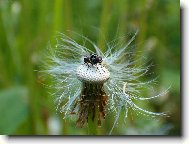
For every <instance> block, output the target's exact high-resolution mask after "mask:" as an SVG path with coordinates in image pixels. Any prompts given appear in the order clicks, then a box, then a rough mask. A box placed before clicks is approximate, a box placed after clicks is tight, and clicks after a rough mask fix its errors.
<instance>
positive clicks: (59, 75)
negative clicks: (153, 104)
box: [47, 33, 168, 133]
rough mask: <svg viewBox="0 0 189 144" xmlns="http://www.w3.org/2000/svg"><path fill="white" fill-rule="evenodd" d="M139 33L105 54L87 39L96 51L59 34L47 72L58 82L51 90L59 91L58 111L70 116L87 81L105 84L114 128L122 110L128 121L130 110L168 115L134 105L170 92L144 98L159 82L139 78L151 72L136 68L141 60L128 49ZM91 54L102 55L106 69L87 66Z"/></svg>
mask: <svg viewBox="0 0 189 144" xmlns="http://www.w3.org/2000/svg"><path fill="white" fill-rule="evenodd" d="M136 34H137V33H135V34H134V35H133V37H132V38H131V40H130V41H129V42H128V43H127V44H126V45H125V46H122V47H118V46H114V45H112V46H109V47H108V49H107V51H106V52H105V53H103V52H102V51H101V50H100V49H99V48H98V47H97V46H96V45H95V44H94V43H93V42H92V41H90V40H89V39H88V38H86V37H84V36H81V37H82V39H84V40H85V41H87V42H88V43H90V44H92V46H93V47H94V50H93V51H92V50H89V49H88V48H87V47H85V46H84V45H80V44H78V43H77V42H76V41H74V40H73V39H71V38H70V37H68V36H66V35H64V34H60V35H59V37H58V38H57V44H56V47H53V48H52V47H51V48H50V49H49V50H50V55H49V57H48V58H49V63H48V65H47V66H48V70H47V72H48V73H49V74H50V75H52V76H53V79H54V80H55V83H56V85H55V86H54V85H53V86H52V87H55V88H56V89H57V92H56V93H54V95H55V96H56V103H57V110H58V111H60V112H63V113H65V117H70V115H69V113H70V110H71V108H72V107H74V102H76V101H77V100H79V95H80V92H81V88H82V87H81V81H82V80H83V79H84V80H85V81H89V82H91V81H92V82H97V83H98V82H105V84H104V88H105V91H106V93H107V95H108V97H109V101H108V106H107V110H109V112H115V114H116V118H115V122H114V124H113V127H114V126H115V124H116V123H117V120H118V118H119V115H120V113H121V111H123V112H124V113H125V118H127V115H128V110H129V108H131V109H132V110H133V111H134V112H136V113H137V114H143V115H146V116H150V117H154V116H164V115H165V113H155V112H151V111H148V110H145V109H143V108H140V107H139V106H137V105H136V104H135V101H136V100H143V101H144V100H150V99H154V98H158V97H160V96H163V95H165V94H166V93H167V92H168V91H167V90H166V91H164V92H162V93H160V94H157V95H154V96H150V97H141V91H142V90H143V89H146V88H147V89H148V88H151V84H152V83H155V81H156V79H153V80H150V81H146V82H144V81H141V79H140V78H141V77H143V76H145V75H146V74H147V73H148V70H149V67H146V66H144V65H137V62H138V61H133V60H132V56H133V55H134V53H132V52H131V51H130V50H129V49H128V46H129V45H130V43H131V42H132V41H133V40H134V39H135V36H136ZM91 53H96V54H98V55H100V56H101V57H102V59H103V63H104V64H105V67H102V66H101V65H97V66H96V67H95V66H94V67H93V66H91V67H90V68H89V67H88V66H87V64H84V62H83V56H84V55H86V54H91ZM97 67H98V68H99V69H100V70H98V69H97ZM94 71H98V72H97V74H96V75H94ZM78 79H79V80H78ZM80 80H81V81H80ZM134 100H135V101H134ZM76 109H77V108H76ZM113 127H112V129H111V132H112V130H113ZM111 132H110V133H111Z"/></svg>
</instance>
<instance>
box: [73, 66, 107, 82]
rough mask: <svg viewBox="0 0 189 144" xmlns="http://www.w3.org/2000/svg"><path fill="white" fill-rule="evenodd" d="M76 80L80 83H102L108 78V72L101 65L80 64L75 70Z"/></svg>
mask: <svg viewBox="0 0 189 144" xmlns="http://www.w3.org/2000/svg"><path fill="white" fill-rule="evenodd" d="M76 75H77V78H78V79H79V80H80V81H82V82H88V83H104V82H106V81H107V80H108V79H109V77H110V72H109V71H108V69H106V68H105V67H104V66H102V65H101V64H96V65H91V64H82V65H80V66H79V67H78V68H77V72H76Z"/></svg>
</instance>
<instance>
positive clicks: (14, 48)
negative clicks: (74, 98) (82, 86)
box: [0, 0, 181, 135]
mask: <svg viewBox="0 0 189 144" xmlns="http://www.w3.org/2000/svg"><path fill="white" fill-rule="evenodd" d="M136 29H139V34H138V35H137V38H136V40H135V44H137V50H138V51H140V52H142V54H143V55H144V56H146V57H147V58H148V59H151V61H152V62H153V63H154V64H155V66H154V67H153V71H154V72H155V73H156V74H157V75H159V85H158V86H156V88H157V90H160V91H161V90H162V89H166V88H167V87H168V86H169V85H170V84H171V85H172V87H171V89H170V92H169V93H168V94H167V95H166V96H165V97H162V98H159V99H158V100H156V101H151V102H148V103H147V104H146V105H145V106H143V107H144V108H147V109H151V110H154V111H169V112H170V113H171V114H170V117H168V118H160V119H158V120H154V119H145V118H143V117H142V116H141V117H140V116H131V115H129V118H128V119H127V123H126V125H124V123H123V120H122V119H120V120H119V122H118V125H117V126H116V127H115V129H114V131H113V134H115V135H120V134H122V135H124V134H125V135H132V134H134V135H146V134H147V135H164V134H165V135H180V134H181V125H180V123H181V116H180V3H179V0H119V1H118V0H0V134H9V135H25V134H26V135H47V134H61V135H83V134H84V135H85V134H87V128H86V127H84V128H82V129H81V128H76V127H75V122H74V120H75V118H73V120H63V119H62V117H63V116H62V115H61V114H56V112H55V106H54V103H53V98H52V96H50V94H49V90H48V89H47V88H46V87H45V86H44V85H43V83H46V81H45V80H44V77H42V75H41V73H40V72H39V70H41V69H40V67H41V66H42V62H41V61H42V60H43V51H45V50H46V48H47V45H48V41H50V40H51V41H53V39H55V35H56V32H57V31H58V32H63V33H65V34H66V35H69V36H71V37H73V38H74V36H73V34H72V33H71V32H70V31H74V32H77V33H80V34H82V35H84V36H87V37H88V38H90V39H91V40H93V41H94V42H95V43H96V44H97V45H98V46H99V47H100V48H101V49H102V50H103V51H105V50H106V41H111V40H113V39H115V38H116V37H119V36H127V35H128V34H130V33H133V32H135V31H136ZM68 30H70V31H68ZM125 41H127V39H125ZM121 117H123V116H122V115H121ZM113 120H114V116H113V115H108V117H107V118H106V120H105V121H104V122H103V126H102V127H101V128H99V129H98V131H99V132H98V133H99V134H102V135H105V134H107V133H108V132H109V131H110V129H111V126H112V123H113Z"/></svg>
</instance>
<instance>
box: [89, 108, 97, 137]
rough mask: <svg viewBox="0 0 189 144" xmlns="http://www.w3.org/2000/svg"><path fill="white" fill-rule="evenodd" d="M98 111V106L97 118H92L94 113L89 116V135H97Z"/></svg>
mask: <svg viewBox="0 0 189 144" xmlns="http://www.w3.org/2000/svg"><path fill="white" fill-rule="evenodd" d="M97 128H98V111H97V108H96V113H95V118H94V119H93V118H92V113H90V114H89V116H88V134H89V135H97V134H98V131H97Z"/></svg>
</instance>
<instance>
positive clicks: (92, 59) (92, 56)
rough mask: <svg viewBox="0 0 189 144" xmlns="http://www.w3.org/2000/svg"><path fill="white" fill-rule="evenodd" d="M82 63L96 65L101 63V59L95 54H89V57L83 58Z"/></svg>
mask: <svg viewBox="0 0 189 144" xmlns="http://www.w3.org/2000/svg"><path fill="white" fill-rule="evenodd" d="M84 63H90V64H92V65H96V64H97V63H102V57H101V56H98V55H97V54H90V56H85V57H84Z"/></svg>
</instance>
